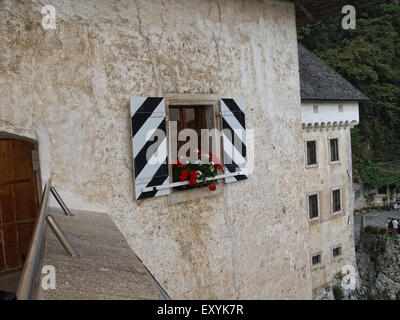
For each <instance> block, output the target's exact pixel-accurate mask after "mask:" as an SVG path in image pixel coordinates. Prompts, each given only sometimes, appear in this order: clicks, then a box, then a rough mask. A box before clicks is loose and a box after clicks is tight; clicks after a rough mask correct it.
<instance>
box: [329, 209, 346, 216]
mask: <svg viewBox="0 0 400 320" xmlns="http://www.w3.org/2000/svg"><path fill="white" fill-rule="evenodd" d="M342 213H343V211H342V210H341V211H336V212H332V213H331V215H332V216H337V215H340V214H342Z"/></svg>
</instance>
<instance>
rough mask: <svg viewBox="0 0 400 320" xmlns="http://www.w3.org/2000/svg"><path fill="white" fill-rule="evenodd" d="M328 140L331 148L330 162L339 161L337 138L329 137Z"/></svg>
mask: <svg viewBox="0 0 400 320" xmlns="http://www.w3.org/2000/svg"><path fill="white" fill-rule="evenodd" d="M329 142H330V148H331V162H336V161H339V145H338V139H330V140H329Z"/></svg>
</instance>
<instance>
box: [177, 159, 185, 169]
mask: <svg viewBox="0 0 400 320" xmlns="http://www.w3.org/2000/svg"><path fill="white" fill-rule="evenodd" d="M176 163H177V164H178V168H185V167H186V166H185V165H184V164H183V163H181V162H180V161H179V160H177V161H176Z"/></svg>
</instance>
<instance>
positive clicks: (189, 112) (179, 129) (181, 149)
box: [167, 97, 221, 192]
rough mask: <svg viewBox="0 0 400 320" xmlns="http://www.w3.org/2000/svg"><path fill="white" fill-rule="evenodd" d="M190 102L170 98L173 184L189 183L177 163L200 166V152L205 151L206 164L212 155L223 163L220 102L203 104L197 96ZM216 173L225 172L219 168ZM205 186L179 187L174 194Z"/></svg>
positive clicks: (169, 114)
mask: <svg viewBox="0 0 400 320" xmlns="http://www.w3.org/2000/svg"><path fill="white" fill-rule="evenodd" d="M187 100H188V98H184V97H182V98H180V97H178V98H176V97H173V98H171V101H169V100H168V99H167V110H168V120H169V123H168V128H169V131H168V136H169V137H168V139H169V151H168V152H169V159H171V161H170V166H169V175H170V181H172V182H181V181H183V180H182V179H186V180H188V175H186V177H184V178H182V179H181V173H182V171H183V169H182V167H181V165H180V164H179V163H178V162H177V164H178V165H176V164H175V161H176V160H179V162H182V163H183V164H184V165H187V163H189V161H190V162H191V164H195V165H197V163H196V161H198V151H204V157H203V156H202V158H201V160H202V161H207V159H209V157H205V155H206V154H207V156H208V154H209V152H211V153H212V154H213V157H214V159H218V162H219V163H220V161H221V157H220V154H221V152H220V151H221V150H220V149H219V148H220V144H219V141H218V138H219V136H218V133H217V132H216V131H215V130H214V129H216V114H215V111H216V101H215V103H211V102H210V103H205V104H202V103H201V99H199V102H198V103H196V97H194V98H193V101H191V102H187ZM189 142H190V143H189ZM174 159H176V160H174ZM203 169H204V168H203ZM199 170H200V169H199ZM213 170H214V172H215V174H216V175H218V174H219V171H220V170H221V169H217V168H216V166H214V168H213ZM186 171H187V170H186ZM186 173H187V172H186ZM198 177H199V176H197V178H198ZM188 181H189V180H188ZM216 183H218V181H216ZM201 186H204V184H201V183H198V184H194V185H182V186H175V187H174V188H172V189H171V191H173V192H174V191H182V190H188V189H195V188H198V187H201Z"/></svg>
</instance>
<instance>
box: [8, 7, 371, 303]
mask: <svg viewBox="0 0 400 320" xmlns="http://www.w3.org/2000/svg"><path fill="white" fill-rule="evenodd" d="M367 2H368V3H370V2H371V1H358V3H367ZM58 3H59V2H57V4H54V6H53V7H52V9H49V7H46V8H45V7H43V5H42V4H41V3H40V2H38V1H24V2H22V1H18V2H15V1H2V2H1V3H0V38H1V39H2V41H0V88H1V94H0V156H1V162H0V212H1V216H0V244H1V245H0V271H7V272H9V271H15V270H20V269H21V268H22V266H23V265H24V261H25V260H24V259H25V257H28V260H29V259H30V258H31V254H30V253H31V252H32V250H31V249H29V248H30V241H31V236H32V234H34V235H36V234H37V225H38V223H37V221H39V220H37V219H38V213H39V212H42V211H40V208H42V207H43V201H42V202H41V199H42V197H43V193H42V191H43V190H44V187H45V185H46V184H47V183H48V181H49V179H50V178H51V182H52V185H53V186H54V187H56V189H57V190H58V191H59V194H60V195H61V197H62V198H63V200H64V201H65V203H66V204H67V205H68V207H69V208H70V209H71V211H73V212H75V215H77V216H78V215H79V212H80V211H87V212H98V213H103V214H107V216H108V217H110V218H111V220H112V221H113V223H115V225H116V226H117V227H118V230H119V232H120V233H122V235H123V237H124V238H125V239H126V240H127V242H128V243H129V246H130V248H131V249H132V250H133V251H134V252H135V253H136V254H137V256H138V257H140V259H141V261H142V262H143V264H144V265H145V266H146V267H147V269H148V270H149V272H151V274H152V275H153V276H154V278H155V279H157V280H158V283H159V284H160V286H161V287H163V288H164V289H165V291H166V292H168V294H169V296H170V297H171V298H173V299H179V298H181V299H311V298H312V290H313V289H314V288H316V287H318V286H320V285H323V284H324V283H325V282H327V281H329V280H330V279H331V278H332V276H333V275H334V274H335V273H336V272H338V270H340V267H341V266H342V265H343V264H346V263H353V262H354V247H353V244H352V243H351V240H352V208H353V204H352V198H351V196H350V195H351V148H350V127H351V126H353V125H354V124H355V123H356V122H358V101H360V100H363V99H364V98H365V96H363V95H362V94H361V93H360V92H358V91H357V90H356V89H355V88H353V87H352V86H351V85H349V84H348V83H347V82H346V81H345V80H344V79H342V78H341V77H340V76H338V75H337V74H336V73H334V72H333V71H332V70H330V69H329V68H328V67H327V66H326V65H324V64H323V63H321V62H320V61H319V60H318V59H316V58H315V57H314V56H313V55H311V54H310V53H309V52H308V51H307V50H306V49H304V48H302V47H301V46H300V47H299V48H298V44H297V35H296V27H297V26H296V12H297V14H298V16H297V17H298V19H300V20H298V22H297V24H298V25H299V23H300V22H301V23H303V24H304V23H306V22H310V21H311V20H312V21H316V20H314V18H315V19H316V18H317V16H316V14H318V12H320V13H321V14H322V13H323V18H326V17H327V13H329V14H328V15H329V16H334V15H340V8H341V5H342V2H341V1H327V3H325V4H321V2H320V1H308V2H307V5H305V4H304V3H303V1H277V0H263V1H259V0H246V1H234V0H218V1H194V0H184V1H183V0H182V1H181V0H164V1H159V0H135V1H127V0H122V1H118V2H111V1H106V0H88V1H77V0H71V1H64V2H62V4H58ZM333 4H334V5H333ZM307 6H308V7H309V8H311V6H313V10H312V11H313V12H314V18H313V19H311V20H310V14H309V11H308V10H306V7H307ZM53 9H54V10H53ZM321 17H322V16H321ZM299 21H300V22H299ZM298 50H299V51H298ZM299 55H300V62H301V63H300V66H299ZM299 70H300V74H299ZM173 121H175V122H178V123H179V128H178V129H183V128H190V129H192V130H194V131H199V130H201V129H218V130H221V131H222V130H223V129H225V130H226V131H225V132H231V133H233V134H232V135H231V137H229V135H225V136H223V137H222V141H221V143H220V144H219V145H218V146H217V149H218V150H217V153H218V154H220V156H221V159H222V166H223V168H222V170H220V169H218V170H220V171H219V173H218V175H219V178H218V181H217V182H216V188H215V190H211V189H209V188H206V187H203V188H196V189H185V190H179V188H178V187H181V186H182V185H179V186H178V185H174V183H175V182H174V178H173V168H172V164H174V163H173V161H171V159H172V154H171V153H172V151H173V148H171V144H172V143H173V139H172V138H171V137H172V136H173V130H174V128H173V126H172V122H173ZM156 134H157V135H156ZM233 137H234V138H235V139H234V140H232V139H233ZM230 138H232V139H230ZM235 141H236V142H238V141H239V144H236V143H235ZM154 142H157V143H156V144H154ZM160 160H161V161H160ZM49 206H50V207H55V206H57V203H56V202H55V201H54V199H52V200H51V202H50V203H49ZM89 216H90V215H89ZM40 217H41V215H40ZM88 219H89V218H88ZM92 220H93V221H95V220H96V215H95V214H94V215H93V216H92ZM40 221H41V220H40ZM68 221H69V222H68V223H74V221H78V220H74V217H71V218H70V220H68ZM87 221H90V219H89V220H87ZM102 221H103V220H102ZM86 225H87V227H90V225H91V224H90V222H86ZM79 227H80V228H84V227H85V224H81V225H79ZM72 230H74V228H72ZM103 231H104V230H103V229H102V228H98V229H97V231H95V232H92V233H88V234H87V235H86V236H85V237H87V241H90V237H89V235H90V234H92V235H93V239H94V238H95V237H97V238H98V239H100V238H101V233H102V232H103ZM35 239H36V238H35ZM85 239H86V238H85ZM110 241H111V240H110ZM35 244H37V242H35ZM107 248H108V249H107V251H110V252H113V250H115V252H114V254H115V255H116V257H115V258H114V260H113V261H112V262H115V263H117V262H118V261H120V262H121V263H122V262H123V261H124V259H123V257H122V256H120V257H119V258H118V250H116V249H113V248H116V246H114V243H112V242H110V243H109V245H108V246H107ZM87 254H90V250H89V252H88V253H87ZM92 258H93V257H92ZM94 258H95V257H94ZM94 258H93V259H94ZM94 260H95V259H94ZM74 261H75V260H74ZM81 261H82V263H84V262H85V261H88V259H86V260H85V259H81ZM54 263H55V267H56V268H59V269H58V270H66V271H65V272H67V273H66V274H64V275H63V274H62V272H61V271H60V272H61V273H60V272H59V273H58V275H57V276H58V279H62V277H63V276H64V277H66V278H68V268H65V265H64V268H62V266H58V265H57V261H55V262H54ZM65 263H66V262H65ZM109 263H111V262H110V261H109ZM354 263H355V262H354ZM91 267H93V266H91ZM121 268H122V267H121ZM103 269H104V270H107V269H111V268H110V267H109V266H107V265H104V266H96V268H95V270H96V271H92V272H101V271H102V270H103ZM82 270H83V271H84V270H86V271H87V270H93V269H90V268H87V269H85V268H82ZM83 271H82V272H83ZM87 272H88V271H87ZM104 272H106V271H104ZM104 274H105V273H104ZM104 274H103V276H102V277H103V278H102V279H106V276H105V275H104ZM82 278H85V277H84V276H82ZM89 278H90V277H88V279H89ZM109 280H110V279H109ZM77 285H79V284H77ZM96 285H97V286H102V285H103V286H105V285H106V284H105V282H102V281H101V282H96V283H92V284H90V285H88V287H92V288H93V287H94V286H96ZM107 285H109V286H112V285H114V284H113V283H112V281H111V280H110V283H107ZM72 291H73V292H80V291H79V289H77V288H73V289H72ZM99 291H101V290H99ZM103 291H104V290H103ZM57 296H58V297H61V296H62V295H61V293H59V294H58V295H57Z"/></svg>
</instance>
